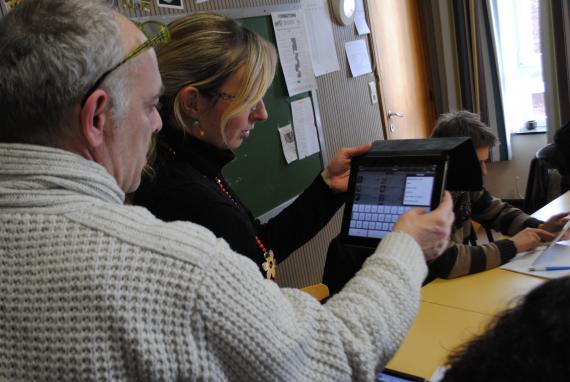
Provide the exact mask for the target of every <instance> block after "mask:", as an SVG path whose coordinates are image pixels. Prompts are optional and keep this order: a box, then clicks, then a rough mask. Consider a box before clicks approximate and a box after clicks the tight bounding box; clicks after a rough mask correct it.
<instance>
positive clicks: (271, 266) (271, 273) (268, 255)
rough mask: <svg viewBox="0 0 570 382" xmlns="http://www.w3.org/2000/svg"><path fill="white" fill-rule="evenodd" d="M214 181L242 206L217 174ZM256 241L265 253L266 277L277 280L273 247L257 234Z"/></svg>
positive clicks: (263, 265)
mask: <svg viewBox="0 0 570 382" xmlns="http://www.w3.org/2000/svg"><path fill="white" fill-rule="evenodd" d="M214 181H215V182H216V184H217V185H218V188H219V189H220V190H221V191H222V193H223V194H224V195H226V196H227V197H228V198H229V199H230V200H231V201H232V202H233V203H234V204H235V205H236V207H238V208H240V206H239V204H238V203H237V201H236V200H235V199H234V198H233V197H232V195H231V194H230V193H229V192H228V190H227V189H226V187H225V186H224V184H223V183H222V180H221V179H220V178H218V177H217V176H215V177H214ZM255 243H256V244H257V247H258V248H259V249H260V250H261V253H263V258H264V259H265V262H264V263H263V264H262V265H261V266H262V268H263V270H264V271H265V275H266V277H267V278H268V279H269V280H273V281H275V279H276V278H277V269H276V268H277V262H276V261H275V256H274V255H273V251H272V250H271V249H270V250H269V251H268V250H267V248H266V247H265V245H263V242H262V241H261V239H260V238H259V236H257V235H256V236H255Z"/></svg>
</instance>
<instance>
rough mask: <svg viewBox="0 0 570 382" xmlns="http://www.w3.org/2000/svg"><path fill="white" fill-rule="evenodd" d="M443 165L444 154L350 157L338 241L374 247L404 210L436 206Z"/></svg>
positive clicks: (443, 185) (441, 183)
mask: <svg viewBox="0 0 570 382" xmlns="http://www.w3.org/2000/svg"><path fill="white" fill-rule="evenodd" d="M447 164H448V157H447V155H418V156H415V155H404V156H401V155H392V156H377V155H364V156H360V157H357V158H353V160H352V163H351V170H350V171H351V172H350V178H349V182H348V195H349V196H348V200H347V202H346V205H345V208H344V215H343V220H342V228H341V240H342V241H343V242H344V243H345V244H348V245H355V246H362V247H368V248H375V247H376V246H377V245H378V243H379V242H380V240H381V239H382V238H383V237H385V236H386V235H387V234H388V233H390V232H391V231H392V228H393V227H394V224H395V223H396V221H397V220H398V218H399V217H400V215H402V214H403V213H405V212H406V211H408V210H410V209H411V208H414V207H420V208H423V209H424V210H425V211H431V210H432V209H434V208H436V207H437V206H438V205H439V202H440V201H441V198H442V196H443V192H444V190H445V180H446V174H447Z"/></svg>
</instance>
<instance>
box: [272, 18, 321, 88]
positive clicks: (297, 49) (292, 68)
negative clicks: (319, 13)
mask: <svg viewBox="0 0 570 382" xmlns="http://www.w3.org/2000/svg"><path fill="white" fill-rule="evenodd" d="M303 16H304V13H303V10H302V9H298V10H292V11H286V12H273V13H271V20H272V21H273V29H274V30H275V39H276V41H277V50H278V52H279V61H280V63H281V68H282V69H283V75H284V76H285V83H286V84H287V91H288V93H289V96H290V97H291V96H294V95H296V94H299V93H303V92H306V91H309V90H314V89H316V88H317V80H316V78H315V73H314V72H313V64H312V63H311V53H310V51H309V42H308V40H307V31H306V29H305V18H304V17H303Z"/></svg>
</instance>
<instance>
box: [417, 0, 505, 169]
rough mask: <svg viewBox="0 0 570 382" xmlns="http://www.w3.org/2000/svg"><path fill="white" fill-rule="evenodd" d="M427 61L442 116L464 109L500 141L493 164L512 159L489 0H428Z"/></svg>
mask: <svg viewBox="0 0 570 382" xmlns="http://www.w3.org/2000/svg"><path fill="white" fill-rule="evenodd" d="M422 18H423V20H424V24H425V26H426V33H427V36H426V37H427V43H428V57H429V59H430V68H431V73H430V74H431V76H432V78H433V79H434V81H433V82H434V84H436V85H437V86H434V89H433V93H434V94H433V96H434V100H435V103H436V108H437V111H438V114H441V113H446V112H448V111H452V110H460V109H466V110H470V111H472V112H474V113H478V114H480V115H481V119H482V121H483V122H485V123H486V124H487V125H488V126H489V127H490V128H491V129H492V130H493V131H494V133H495V135H496V136H497V137H498V138H499V145H497V147H495V148H494V149H493V151H492V153H491V158H492V160H505V159H508V158H509V151H510V149H509V146H510V139H509V138H510V135H509V134H507V133H506V132H505V116H504V111H503V106H502V94H501V86H500V82H499V75H498V69H497V67H498V64H499V63H498V62H497V55H496V48H495V45H496V44H495V40H494V34H493V33H492V31H493V29H492V19H491V17H490V6H489V0H424V1H422Z"/></svg>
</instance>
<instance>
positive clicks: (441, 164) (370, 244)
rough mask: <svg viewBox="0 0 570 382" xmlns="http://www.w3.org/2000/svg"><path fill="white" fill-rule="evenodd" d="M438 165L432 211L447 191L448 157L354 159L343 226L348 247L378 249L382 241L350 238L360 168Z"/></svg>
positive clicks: (342, 236)
mask: <svg viewBox="0 0 570 382" xmlns="http://www.w3.org/2000/svg"><path fill="white" fill-rule="evenodd" d="M434 164H435V165H436V171H435V179H434V186H433V190H432V195H431V203H430V209H431V210H433V209H435V208H436V207H437V206H438V205H439V203H440V201H441V199H442V197H443V192H444V191H445V180H446V174H447V164H448V156H447V155H445V154H442V155H401V156H400V155H397V156H382V155H364V156H359V157H355V158H353V159H352V163H351V168H350V177H349V181H348V191H347V195H348V200H347V201H346V204H345V207H344V213H343V218H342V225H341V240H342V242H343V243H345V244H347V245H353V246H359V247H366V248H376V247H377V246H378V243H380V241H381V239H377V238H369V237H359V236H349V235H348V232H349V228H350V220H351V217H352V206H353V203H354V190H355V185H356V178H357V176H358V169H359V167H360V166H371V167H374V166H375V165H377V166H382V167H384V166H392V165H393V166H396V165H410V166H423V165H434Z"/></svg>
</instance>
